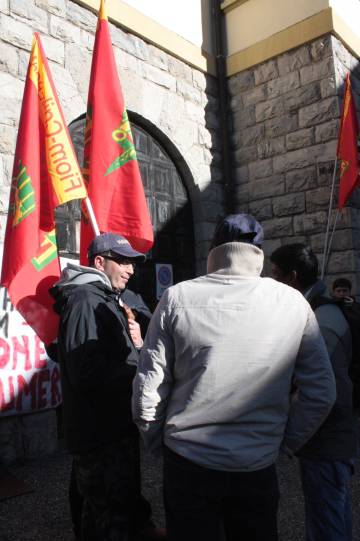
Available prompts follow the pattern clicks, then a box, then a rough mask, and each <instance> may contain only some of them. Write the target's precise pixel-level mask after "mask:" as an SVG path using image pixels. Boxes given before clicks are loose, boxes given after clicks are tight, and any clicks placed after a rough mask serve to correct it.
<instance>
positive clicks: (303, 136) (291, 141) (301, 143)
mask: <svg viewBox="0 0 360 541" xmlns="http://www.w3.org/2000/svg"><path fill="white" fill-rule="evenodd" d="M313 143H314V128H306V129H304V130H298V131H294V132H292V133H289V134H288V135H287V136H286V148H287V149H288V150H295V149H297V148H304V147H308V146H310V145H312V144H313Z"/></svg>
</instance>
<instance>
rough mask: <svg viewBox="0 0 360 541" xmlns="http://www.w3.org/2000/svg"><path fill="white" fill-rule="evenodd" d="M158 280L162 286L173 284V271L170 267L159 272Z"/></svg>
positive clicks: (161, 268) (162, 268)
mask: <svg viewBox="0 0 360 541" xmlns="http://www.w3.org/2000/svg"><path fill="white" fill-rule="evenodd" d="M158 280H159V283H160V284H161V285H162V286H168V285H169V284H170V283H171V270H170V269H169V267H165V266H164V267H160V268H159V270H158Z"/></svg>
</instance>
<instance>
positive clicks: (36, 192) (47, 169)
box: [1, 33, 86, 343]
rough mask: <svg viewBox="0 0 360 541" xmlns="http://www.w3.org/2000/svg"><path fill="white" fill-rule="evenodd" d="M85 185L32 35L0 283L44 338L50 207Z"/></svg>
mask: <svg viewBox="0 0 360 541" xmlns="http://www.w3.org/2000/svg"><path fill="white" fill-rule="evenodd" d="M84 197H86V188H85V185H84V182H83V179H82V175H81V172H80V169H79V165H78V162H77V159H76V156H75V152H74V149H73V146H72V143H71V139H70V136H69V133H68V130H67V127H66V124H65V120H64V117H63V114H62V111H61V108H60V104H59V101H58V98H57V95H56V91H55V88H54V83H53V80H52V77H51V74H50V70H49V66H48V63H47V60H46V57H45V54H44V50H43V48H42V45H41V41H40V37H39V35H38V34H37V33H35V35H34V39H33V44H32V48H31V54H30V61H29V67H28V72H27V76H26V81H25V88H24V96H23V102H22V109H21V116H20V122H19V129H18V136H17V143H16V151H15V158H14V166H13V174H12V183H11V191H10V202H9V212H8V219H7V226H6V233H5V245H4V253H3V263H2V272H1V285H3V286H5V287H6V288H7V289H8V292H9V295H10V299H11V302H12V304H13V305H14V306H15V307H16V309H17V310H18V311H19V312H20V313H21V314H22V316H23V317H24V319H25V320H26V321H27V323H28V324H29V325H30V326H31V327H32V328H33V329H34V331H35V332H36V333H37V334H38V336H39V337H40V338H41V340H43V341H44V342H45V343H50V342H51V341H52V340H53V339H54V338H55V337H56V335H57V327H58V316H57V315H56V314H55V313H54V312H53V310H52V304H53V300H52V299H51V297H50V295H49V292H48V289H49V287H51V286H52V285H53V284H54V282H55V281H56V280H58V279H59V275H60V267H59V258H58V252H57V245H56V235H55V221H54V209H55V207H56V206H58V205H61V204H62V203H66V202H68V201H71V200H72V199H79V198H84Z"/></svg>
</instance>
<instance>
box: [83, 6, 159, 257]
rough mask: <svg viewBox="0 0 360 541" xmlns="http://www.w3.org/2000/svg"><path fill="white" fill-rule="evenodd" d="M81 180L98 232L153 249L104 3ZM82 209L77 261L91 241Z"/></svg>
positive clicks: (99, 27) (149, 223) (96, 39)
mask: <svg viewBox="0 0 360 541" xmlns="http://www.w3.org/2000/svg"><path fill="white" fill-rule="evenodd" d="M83 173H84V178H85V180H86V181H87V188H88V195H89V199H90V201H91V204H92V207H93V210H94V214H95V217H96V220H97V223H98V226H99V230H100V231H101V232H105V231H110V232H113V233H119V234H121V235H123V236H124V237H126V238H127V239H128V241H129V242H130V244H131V245H132V247H133V248H134V249H135V250H137V251H139V252H143V253H144V252H147V251H148V250H149V249H150V248H151V246H152V244H153V230H152V225H151V220H150V215H149V210H148V207H147V203H146V198H145V193H144V188H143V184H142V181H141V176H140V171H139V165H138V162H137V158H136V151H135V147H134V142H133V138H132V134H131V129H130V124H129V120H128V116H127V112H126V109H125V104H124V98H123V94H122V90H121V86H120V81H119V77H118V73H117V69H116V64H115V58H114V53H113V49H112V44H111V37H110V31H109V24H108V20H107V16H106V12H105V3H104V0H101V4H100V10H99V17H98V24H97V30H96V36H95V44H94V52H93V60H92V66H91V77H90V86H89V95H88V106H87V119H86V128H85V146H84V170H83ZM93 235H94V234H93V230H92V228H91V225H90V223H89V219H88V216H87V212H86V209H85V208H84V206H83V209H82V224H81V235H80V239H81V240H80V261H81V263H83V264H86V262H87V259H86V250H87V247H88V245H89V244H90V242H91V240H92V239H93Z"/></svg>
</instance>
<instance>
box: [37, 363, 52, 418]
mask: <svg viewBox="0 0 360 541" xmlns="http://www.w3.org/2000/svg"><path fill="white" fill-rule="evenodd" d="M46 381H50V370H48V369H46V370H41V371H40V372H39V379H38V408H39V409H42V408H46V405H47V404H46V387H44V386H43V383H45V382H46Z"/></svg>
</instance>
